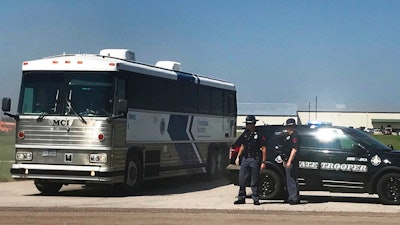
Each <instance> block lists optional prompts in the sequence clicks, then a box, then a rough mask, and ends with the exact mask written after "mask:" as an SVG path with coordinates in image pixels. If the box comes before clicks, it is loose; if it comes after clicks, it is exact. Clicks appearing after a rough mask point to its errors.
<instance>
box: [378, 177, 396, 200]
mask: <svg viewBox="0 0 400 225" xmlns="http://www.w3.org/2000/svg"><path fill="white" fill-rule="evenodd" d="M377 192H378V195H379V199H380V201H381V202H382V203H383V204H387V205H397V204H400V175H399V174H397V173H389V174H386V175H384V176H383V177H382V178H381V179H380V180H379V181H378V184H377Z"/></svg>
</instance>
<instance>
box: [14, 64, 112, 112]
mask: <svg viewBox="0 0 400 225" xmlns="http://www.w3.org/2000/svg"><path fill="white" fill-rule="evenodd" d="M20 96H21V97H20V101H19V107H18V112H19V113H20V114H32V115H40V116H41V117H44V116H46V115H73V114H77V115H79V116H109V115H111V114H112V105H113V101H112V100H113V78H112V76H110V74H107V73H101V72H27V73H25V74H24V75H23V78H22V88H21V94H20Z"/></svg>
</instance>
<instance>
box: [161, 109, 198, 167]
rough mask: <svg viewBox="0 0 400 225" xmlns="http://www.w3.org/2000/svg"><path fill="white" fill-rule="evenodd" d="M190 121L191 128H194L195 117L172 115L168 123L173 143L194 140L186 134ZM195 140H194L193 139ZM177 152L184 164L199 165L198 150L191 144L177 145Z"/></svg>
mask: <svg viewBox="0 0 400 225" xmlns="http://www.w3.org/2000/svg"><path fill="white" fill-rule="evenodd" d="M189 118H191V121H190V127H189V129H191V128H192V123H193V117H189V116H188V115H171V116H170V118H169V123H168V133H169V136H170V137H171V139H172V141H190V140H191V139H192V138H193V137H192V138H190V137H189V134H188V133H187V132H186V126H187V124H188V122H189ZM192 140H193V139H192ZM175 148H176V151H177V152H178V155H179V158H180V159H181V161H182V163H183V164H193V163H199V159H198V157H197V155H196V152H195V151H196V149H194V147H193V145H192V144H190V143H176V144H175Z"/></svg>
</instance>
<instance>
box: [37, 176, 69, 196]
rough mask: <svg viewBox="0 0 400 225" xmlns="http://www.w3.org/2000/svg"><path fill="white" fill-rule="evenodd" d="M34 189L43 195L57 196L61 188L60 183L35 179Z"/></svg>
mask: <svg viewBox="0 0 400 225" xmlns="http://www.w3.org/2000/svg"><path fill="white" fill-rule="evenodd" d="M34 183H35V186H36V188H37V189H38V190H39V191H40V192H41V193H42V194H45V195H50V194H57V193H58V191H59V190H60V189H61V187H62V186H63V184H62V183H53V182H48V181H46V180H41V179H36V180H35V181H34Z"/></svg>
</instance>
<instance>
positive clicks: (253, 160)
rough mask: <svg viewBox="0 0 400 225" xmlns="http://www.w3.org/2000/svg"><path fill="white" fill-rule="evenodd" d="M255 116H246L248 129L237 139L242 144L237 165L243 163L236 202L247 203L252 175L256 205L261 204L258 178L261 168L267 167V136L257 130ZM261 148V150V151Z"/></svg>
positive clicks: (252, 187)
mask: <svg viewBox="0 0 400 225" xmlns="http://www.w3.org/2000/svg"><path fill="white" fill-rule="evenodd" d="M257 121H258V120H256V117H255V116H252V115H249V116H247V117H246V121H245V123H246V130H245V131H244V132H243V134H242V135H240V137H239V138H238V140H237V142H236V143H237V144H238V145H240V150H239V153H238V155H237V157H236V161H235V163H236V165H239V158H242V159H241V165H240V170H239V186H240V188H239V195H238V200H237V201H235V202H234V204H245V203H246V202H245V198H246V186H247V181H248V178H249V177H250V178H251V179H250V185H251V191H252V198H253V202H254V205H260V201H259V196H258V178H259V176H260V170H262V169H265V164H264V161H265V160H266V159H267V147H266V137H265V136H264V135H263V134H262V133H260V132H258V131H257V129H256V122H257ZM260 150H261V151H260ZM261 162H262V163H261Z"/></svg>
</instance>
